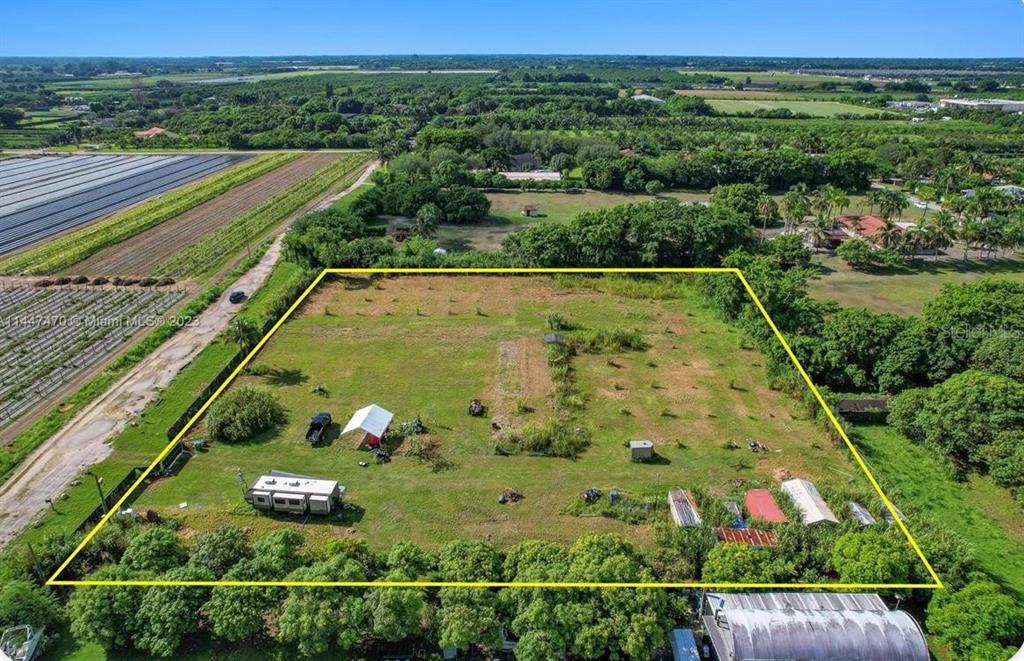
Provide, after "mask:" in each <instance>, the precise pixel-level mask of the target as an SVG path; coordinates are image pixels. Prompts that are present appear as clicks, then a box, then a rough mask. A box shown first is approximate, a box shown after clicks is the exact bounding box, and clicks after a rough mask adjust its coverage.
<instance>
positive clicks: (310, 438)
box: [306, 413, 331, 445]
mask: <svg viewBox="0 0 1024 661" xmlns="http://www.w3.org/2000/svg"><path fill="white" fill-rule="evenodd" d="M330 426H331V414H330V413H317V414H316V415H314V416H313V419H312V420H310V422H309V429H307V430H306V442H307V443H309V444H310V445H315V444H317V443H319V442H320V441H321V440H322V439H323V437H324V432H325V431H327V428H328V427H330Z"/></svg>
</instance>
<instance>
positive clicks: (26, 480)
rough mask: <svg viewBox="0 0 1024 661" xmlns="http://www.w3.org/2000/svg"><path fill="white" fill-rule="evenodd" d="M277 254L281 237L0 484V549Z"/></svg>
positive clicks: (222, 321)
mask: <svg viewBox="0 0 1024 661" xmlns="http://www.w3.org/2000/svg"><path fill="white" fill-rule="evenodd" d="M280 253H281V241H280V238H279V239H278V240H276V241H275V242H274V243H273V244H272V245H271V247H270V248H269V249H268V250H267V252H266V254H265V255H264V256H263V258H262V259H260V261H259V263H258V264H256V266H254V267H253V268H252V269H250V270H249V271H248V272H247V273H246V274H245V275H243V276H242V277H241V278H239V279H238V280H236V281H235V283H234V284H233V285H232V286H231V287H229V288H228V290H227V291H225V292H224V294H223V295H221V297H220V298H219V299H218V300H217V301H216V302H214V303H213V304H212V305H211V306H210V307H208V308H207V309H206V310H205V311H204V312H203V313H202V314H201V315H200V316H199V321H198V323H197V324H196V325H194V326H188V327H185V328H182V329H181V330H179V331H178V332H177V333H175V334H174V335H173V336H172V337H171V339H169V340H168V341H167V342H165V343H164V344H162V345H161V346H160V347H159V348H157V349H156V351H154V352H153V353H152V354H150V355H149V356H148V357H146V358H145V359H144V360H143V361H142V362H141V363H139V364H138V365H136V366H135V367H134V368H132V370H131V371H130V372H128V373H127V374H125V375H124V376H123V377H121V379H120V380H118V381H117V382H116V383H115V384H114V385H113V386H111V387H110V389H109V390H107V392H106V393H104V394H103V395H102V396H101V397H100V398H99V399H97V400H96V401H95V402H93V403H92V404H90V405H89V407H87V408H86V409H84V410H83V411H82V412H81V413H79V414H78V415H77V416H75V417H74V418H73V419H72V420H71V421H70V422H69V423H68V424H67V425H66V426H65V427H64V428H63V429H61V430H60V431H59V432H57V434H56V435H55V436H54V437H53V438H51V439H50V440H49V441H47V442H46V443H45V444H44V445H42V446H41V447H39V448H38V449H37V450H36V451H35V452H33V453H32V454H31V455H30V456H29V457H28V458H27V459H26V460H25V461H24V462H23V463H22V464H21V466H19V468H18V470H17V471H16V472H15V473H14V475H12V476H11V478H10V479H9V480H7V481H6V482H4V483H3V484H2V485H0V504H2V505H0V507H2V511H0V548H3V547H4V546H6V545H7V544H8V543H9V542H10V541H11V540H12V539H13V538H14V537H15V536H16V535H17V534H18V533H19V532H20V531H21V530H23V529H24V528H25V527H27V526H28V525H29V524H30V523H31V522H32V520H33V519H34V518H35V517H36V515H37V514H38V513H39V512H41V511H43V510H45V509H46V507H47V504H46V499H47V498H56V497H57V496H58V495H60V494H61V493H63V492H64V490H65V489H67V487H68V485H70V484H71V482H72V481H73V480H74V479H75V478H76V477H77V476H78V475H79V474H80V473H81V472H82V471H84V470H86V469H87V468H89V466H92V465H93V464H95V463H97V462H99V461H102V460H103V459H105V458H106V457H108V456H109V455H110V452H111V446H110V440H111V439H112V438H113V437H114V436H115V435H116V434H118V433H119V432H120V431H121V430H123V429H124V427H125V426H126V425H127V424H128V422H129V420H131V419H132V417H134V416H136V415H138V414H140V413H141V412H142V410H143V409H144V408H146V406H147V405H148V404H150V403H151V402H153V401H154V400H155V399H156V398H157V397H158V396H159V394H160V391H161V390H162V389H163V388H166V387H167V385H168V384H169V383H170V382H171V380H172V379H173V378H174V377H175V375H177V374H178V372H179V371H180V370H181V369H182V368H184V367H185V366H186V365H188V363H189V362H190V361H191V360H192V359H193V358H195V357H196V355H197V354H198V353H199V352H200V351H202V350H203V348H204V347H205V346H206V345H207V344H209V343H210V342H212V341H213V339H214V338H215V337H217V335H218V334H220V333H221V332H222V331H223V330H224V329H225V328H227V326H228V323H229V322H230V321H231V319H232V318H233V317H234V316H235V312H236V311H237V310H238V306H237V305H232V304H231V303H229V302H228V296H229V295H230V291H231V290H232V289H241V290H243V291H247V292H252V291H255V290H256V289H258V288H259V287H260V286H261V285H262V284H263V282H264V281H265V280H266V279H267V277H268V276H269V275H270V271H271V269H273V267H274V263H275V262H277V258H278V255H280Z"/></svg>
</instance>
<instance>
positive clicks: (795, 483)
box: [781, 479, 839, 525]
mask: <svg viewBox="0 0 1024 661" xmlns="http://www.w3.org/2000/svg"><path fill="white" fill-rule="evenodd" d="M781 489H782V491H783V492H784V493H785V494H786V495H787V496H789V498H790V500H792V501H793V504H794V505H796V508H797V509H798V510H800V518H801V519H803V522H804V525H811V524H812V523H820V522H822V521H829V522H831V523H839V519H837V518H836V515H835V514H833V513H832V510H830V509H829V508H828V505H827V504H826V503H825V499H824V498H822V497H821V494H820V493H818V489H817V487H815V486H814V485H813V484H812V483H811V482H809V481H807V480H801V479H794V480H786V481H785V482H783V483H782V486H781Z"/></svg>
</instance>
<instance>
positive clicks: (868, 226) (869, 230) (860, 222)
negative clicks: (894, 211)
mask: <svg viewBox="0 0 1024 661" xmlns="http://www.w3.org/2000/svg"><path fill="white" fill-rule="evenodd" d="M836 221H838V222H839V223H841V224H843V225H845V226H846V227H848V228H849V229H851V230H853V231H854V232H856V233H858V234H860V235H861V236H865V237H871V236H873V235H874V234H875V232H877V231H878V230H880V229H882V228H883V227H885V220H883V219H882V218H879V217H878V216H836Z"/></svg>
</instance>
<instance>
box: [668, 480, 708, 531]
mask: <svg viewBox="0 0 1024 661" xmlns="http://www.w3.org/2000/svg"><path fill="white" fill-rule="evenodd" d="M668 507H669V510H671V512H672V518H673V519H675V522H676V525H679V526H683V527H684V528H695V527H697V526H699V525H700V524H701V518H700V513H699V512H698V511H697V503H696V502H695V501H694V500H693V496H692V495H690V492H689V491H687V490H686V489H672V490H671V491H669V492H668Z"/></svg>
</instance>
